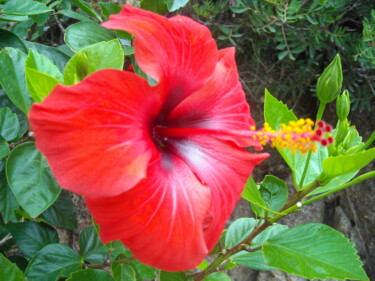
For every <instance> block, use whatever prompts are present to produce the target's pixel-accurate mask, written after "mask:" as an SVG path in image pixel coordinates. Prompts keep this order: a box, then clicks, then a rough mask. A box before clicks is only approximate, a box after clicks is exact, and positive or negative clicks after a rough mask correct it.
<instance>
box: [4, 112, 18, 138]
mask: <svg viewBox="0 0 375 281" xmlns="http://www.w3.org/2000/svg"><path fill="white" fill-rule="evenodd" d="M19 130H20V123H19V122H18V118H17V114H15V113H13V112H12V111H11V110H10V109H9V108H8V107H3V108H0V136H1V137H2V138H3V139H5V140H6V141H11V140H14V139H15V138H17V137H18V132H19Z"/></svg>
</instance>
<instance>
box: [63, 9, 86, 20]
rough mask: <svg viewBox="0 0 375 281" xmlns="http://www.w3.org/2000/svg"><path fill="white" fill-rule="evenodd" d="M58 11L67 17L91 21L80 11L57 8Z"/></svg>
mask: <svg viewBox="0 0 375 281" xmlns="http://www.w3.org/2000/svg"><path fill="white" fill-rule="evenodd" d="M59 13H60V14H62V15H64V16H66V17H68V18H72V19H76V20H79V21H92V20H91V19H89V18H88V17H86V16H84V15H82V14H80V13H77V12H74V11H72V10H69V9H62V10H59Z"/></svg>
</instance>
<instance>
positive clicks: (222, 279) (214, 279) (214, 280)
mask: <svg viewBox="0 0 375 281" xmlns="http://www.w3.org/2000/svg"><path fill="white" fill-rule="evenodd" d="M231 280H232V279H230V277H229V276H228V275H226V274H225V273H224V272H214V273H212V274H210V275H208V276H207V277H206V278H204V279H203V281H231Z"/></svg>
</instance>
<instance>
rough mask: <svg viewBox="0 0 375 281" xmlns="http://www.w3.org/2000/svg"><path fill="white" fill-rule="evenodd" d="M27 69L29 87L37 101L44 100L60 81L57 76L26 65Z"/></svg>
mask: <svg viewBox="0 0 375 281" xmlns="http://www.w3.org/2000/svg"><path fill="white" fill-rule="evenodd" d="M25 71H26V84H27V89H28V90H29V92H30V95H31V97H32V98H33V100H34V101H35V102H37V103H39V102H42V101H43V100H44V99H45V98H46V97H47V96H48V95H49V94H50V93H51V91H52V90H53V88H55V86H56V85H57V84H59V83H60V82H59V80H57V79H56V78H54V77H52V76H50V75H48V74H45V73H43V72H40V71H38V70H35V69H32V68H28V67H26V69H25Z"/></svg>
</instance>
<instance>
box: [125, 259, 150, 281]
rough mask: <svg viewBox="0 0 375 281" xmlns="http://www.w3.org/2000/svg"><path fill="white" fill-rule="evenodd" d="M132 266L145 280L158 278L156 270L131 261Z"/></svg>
mask: <svg viewBox="0 0 375 281" xmlns="http://www.w3.org/2000/svg"><path fill="white" fill-rule="evenodd" d="M130 264H131V266H133V268H134V269H135V270H136V271H137V273H138V274H139V276H140V277H141V278H142V279H143V280H145V279H146V280H154V279H155V278H156V269H155V268H153V267H150V266H148V265H145V264H143V263H141V262H139V261H137V260H133V261H131V263H130Z"/></svg>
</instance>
